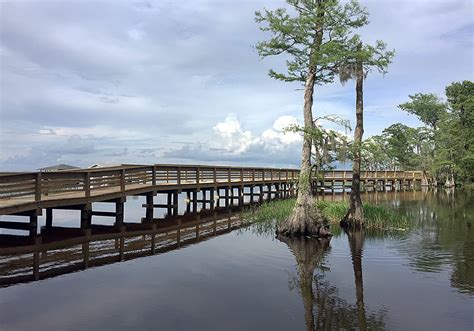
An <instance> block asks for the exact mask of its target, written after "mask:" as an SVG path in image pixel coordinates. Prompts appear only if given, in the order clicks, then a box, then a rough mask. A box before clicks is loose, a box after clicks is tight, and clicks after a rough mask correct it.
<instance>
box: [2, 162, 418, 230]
mask: <svg viewBox="0 0 474 331" xmlns="http://www.w3.org/2000/svg"><path fill="white" fill-rule="evenodd" d="M298 174H299V170H296V169H271V168H248V167H246V168H242V167H219V166H190V165H149V166H148V165H122V166H120V167H112V168H96V169H78V170H68V171H58V172H43V173H42V172H38V173H3V174H0V215H17V216H26V217H28V218H29V222H13V221H1V222H0V228H7V229H14V230H25V231H29V233H30V234H31V235H34V234H36V231H37V222H38V216H39V215H42V213H43V210H45V212H46V226H47V227H51V226H52V223H53V209H75V210H80V211H81V218H80V226H81V228H83V229H85V228H87V227H89V226H90V225H91V224H92V216H108V217H113V218H115V223H116V225H117V226H120V225H121V224H123V215H124V202H125V201H126V198H127V197H128V196H137V195H142V196H146V203H145V204H144V205H143V207H144V208H145V210H146V213H145V220H146V221H151V220H152V219H153V211H154V209H155V208H166V209H167V210H168V214H174V215H176V214H177V210H178V201H179V199H178V195H179V194H186V199H185V201H187V203H188V206H187V209H189V210H188V211H191V210H193V211H195V212H196V211H197V204H198V203H202V204H204V205H206V204H208V205H209V207H210V209H213V208H215V207H218V206H221V205H224V206H229V205H232V204H233V203H234V202H235V201H237V204H238V205H242V204H243V202H244V198H245V197H248V198H249V199H250V202H254V201H255V202H262V201H263V200H265V199H266V200H270V199H273V198H286V197H289V196H291V195H293V194H294V192H295V185H294V184H295V182H296V179H297V177H298ZM351 178H352V172H351V171H343V170H339V171H326V172H324V173H320V174H319V175H318V176H316V177H315V179H314V183H315V185H316V186H317V187H318V188H322V189H328V188H329V189H332V190H335V189H343V190H344V189H346V188H348V187H349V186H350V183H351ZM421 179H422V173H421V172H420V171H405V172H403V171H365V172H362V178H361V181H362V182H363V183H364V185H366V186H382V187H385V186H390V187H397V186H400V187H401V186H413V184H414V183H415V182H417V181H418V182H421ZM157 195H165V196H166V197H167V201H166V203H165V204H157V203H156V202H155V201H154V198H155V197H156V196H157ZM94 202H109V203H113V204H115V211H114V212H110V211H107V212H105V211H94V210H93V209H92V203H94Z"/></svg>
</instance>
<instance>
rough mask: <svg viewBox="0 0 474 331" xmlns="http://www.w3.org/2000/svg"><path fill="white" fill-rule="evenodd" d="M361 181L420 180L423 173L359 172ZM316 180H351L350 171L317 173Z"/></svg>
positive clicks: (416, 171) (392, 171)
mask: <svg viewBox="0 0 474 331" xmlns="http://www.w3.org/2000/svg"><path fill="white" fill-rule="evenodd" d="M360 177H361V180H374V179H380V180H392V179H393V180H395V179H396V180H421V179H422V178H423V171H418V170H415V171H395V170H377V171H361V172H360ZM318 178H321V179H322V178H324V179H328V180H332V179H337V180H340V179H345V180H351V179H352V171H351V170H328V171H323V172H319V173H318Z"/></svg>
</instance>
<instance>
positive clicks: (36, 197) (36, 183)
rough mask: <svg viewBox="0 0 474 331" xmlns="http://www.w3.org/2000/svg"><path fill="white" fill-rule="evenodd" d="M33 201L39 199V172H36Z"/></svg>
mask: <svg viewBox="0 0 474 331" xmlns="http://www.w3.org/2000/svg"><path fill="white" fill-rule="evenodd" d="M35 201H41V172H38V173H37V174H36V181H35Z"/></svg>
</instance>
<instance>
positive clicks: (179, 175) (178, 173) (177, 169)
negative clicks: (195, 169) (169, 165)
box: [176, 166, 181, 185]
mask: <svg viewBox="0 0 474 331" xmlns="http://www.w3.org/2000/svg"><path fill="white" fill-rule="evenodd" d="M176 182H177V184H178V185H181V167H180V166H178V168H176Z"/></svg>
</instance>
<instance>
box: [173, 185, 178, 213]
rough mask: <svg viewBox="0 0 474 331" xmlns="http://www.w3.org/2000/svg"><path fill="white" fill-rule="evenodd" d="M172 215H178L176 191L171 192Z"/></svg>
mask: <svg viewBox="0 0 474 331" xmlns="http://www.w3.org/2000/svg"><path fill="white" fill-rule="evenodd" d="M173 215H178V191H174V192H173Z"/></svg>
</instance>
